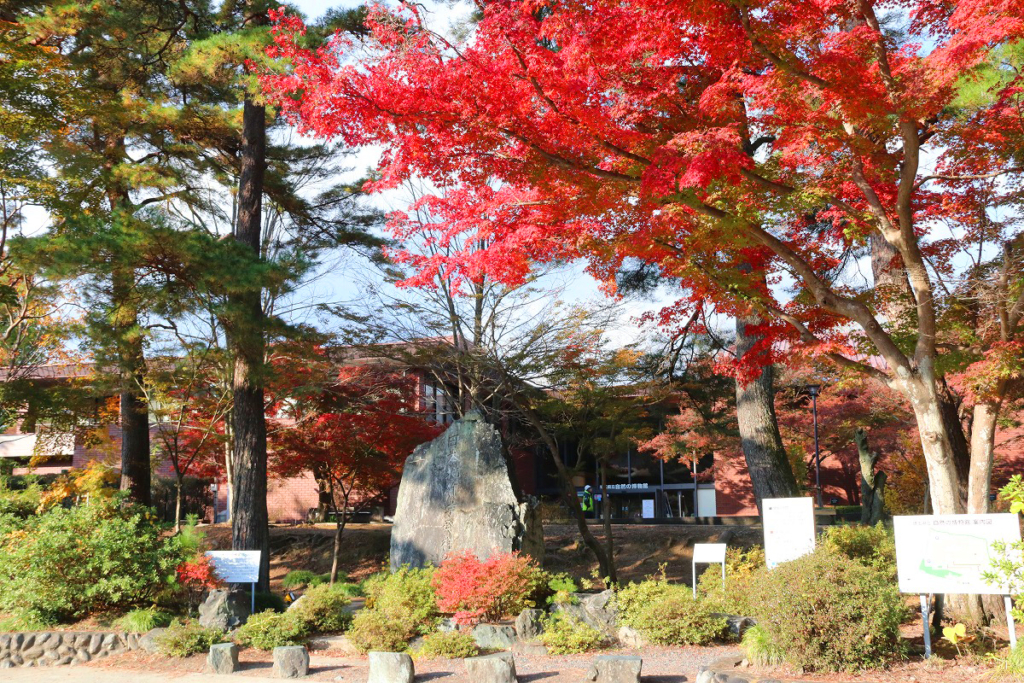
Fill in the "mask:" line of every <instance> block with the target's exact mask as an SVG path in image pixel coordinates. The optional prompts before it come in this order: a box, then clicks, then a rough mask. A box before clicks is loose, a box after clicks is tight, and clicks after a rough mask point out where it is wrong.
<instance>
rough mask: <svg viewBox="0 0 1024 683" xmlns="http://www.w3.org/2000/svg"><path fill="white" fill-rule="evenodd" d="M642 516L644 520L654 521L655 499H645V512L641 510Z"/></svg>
mask: <svg viewBox="0 0 1024 683" xmlns="http://www.w3.org/2000/svg"><path fill="white" fill-rule="evenodd" d="M640 514H641V515H642V516H643V518H644V519H654V499H653V498H644V501H643V510H641V512H640Z"/></svg>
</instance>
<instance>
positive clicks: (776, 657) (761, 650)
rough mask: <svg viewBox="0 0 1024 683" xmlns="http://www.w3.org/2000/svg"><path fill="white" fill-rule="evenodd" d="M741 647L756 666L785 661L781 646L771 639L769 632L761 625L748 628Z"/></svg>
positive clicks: (772, 664)
mask: <svg viewBox="0 0 1024 683" xmlns="http://www.w3.org/2000/svg"><path fill="white" fill-rule="evenodd" d="M740 648H741V649H742V650H743V653H744V654H745V655H746V656H747V660H748V661H749V662H750V663H751V664H753V665H754V666H779V665H781V664H782V663H783V662H784V661H785V658H784V657H783V655H782V650H781V648H779V647H778V646H777V645H776V644H775V643H773V642H772V641H771V637H770V636H769V635H768V632H767V631H765V630H764V629H763V628H761V627H760V626H751V627H750V628H748V629H747V632H746V633H744V634H743V642H742V643H740Z"/></svg>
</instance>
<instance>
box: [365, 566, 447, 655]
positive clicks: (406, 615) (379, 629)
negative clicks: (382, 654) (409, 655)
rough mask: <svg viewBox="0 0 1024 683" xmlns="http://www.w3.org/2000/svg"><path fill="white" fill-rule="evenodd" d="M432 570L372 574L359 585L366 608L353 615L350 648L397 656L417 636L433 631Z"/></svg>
mask: <svg viewBox="0 0 1024 683" xmlns="http://www.w3.org/2000/svg"><path fill="white" fill-rule="evenodd" d="M433 576H434V570H433V569H432V568H424V569H410V568H409V567H402V568H401V569H399V570H398V571H397V572H395V573H393V574H391V573H382V574H376V575H374V576H372V577H370V578H369V579H367V580H366V582H365V583H364V585H363V590H364V592H365V593H366V605H365V607H364V608H363V609H361V610H359V612H358V613H356V615H355V618H354V619H353V621H352V628H351V629H350V630H349V634H348V635H349V638H350V639H351V640H352V644H353V645H355V646H356V647H357V648H359V649H360V650H362V651H363V652H369V651H370V650H383V651H386V652H401V651H402V650H404V649H405V648H406V645H407V644H408V642H409V641H410V640H412V639H413V638H414V637H416V636H417V635H426V634H428V633H430V632H431V631H433V630H434V629H435V628H436V627H437V620H438V614H439V613H438V609H437V599H436V598H435V596H434V589H433V587H432V585H431V581H432V579H433Z"/></svg>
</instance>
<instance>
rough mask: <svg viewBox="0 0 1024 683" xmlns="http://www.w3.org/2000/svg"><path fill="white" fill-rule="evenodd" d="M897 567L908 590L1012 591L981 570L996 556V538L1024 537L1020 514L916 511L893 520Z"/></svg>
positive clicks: (1012, 540) (904, 589) (903, 588)
mask: <svg viewBox="0 0 1024 683" xmlns="http://www.w3.org/2000/svg"><path fill="white" fill-rule="evenodd" d="M892 521H893V528H894V530H895V532H896V570H897V571H898V572H899V579H900V591H901V592H903V593H917V594H920V595H923V594H927V593H974V594H990V593H991V594H997V595H1002V594H1005V593H1007V592H1008V590H1007V587H1006V586H1000V585H998V584H993V585H989V584H988V583H986V582H985V579H983V578H982V573H983V572H985V571H986V570H990V569H991V566H990V564H991V560H992V558H994V557H996V552H995V550H994V549H993V548H992V543H993V542H994V541H1003V542H1004V543H1015V542H1017V541H1019V540H1020V525H1019V523H1018V521H1017V515H1011V514H996V515H911V516H896V517H893V518H892Z"/></svg>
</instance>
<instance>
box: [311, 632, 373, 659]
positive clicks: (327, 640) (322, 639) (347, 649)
mask: <svg viewBox="0 0 1024 683" xmlns="http://www.w3.org/2000/svg"><path fill="white" fill-rule="evenodd" d="M307 645H308V647H309V649H311V650H335V651H337V652H341V653H342V654H344V655H349V656H353V657H354V656H356V655H359V654H360V652H359V650H358V649H357V648H356V646H355V645H353V644H352V641H351V640H349V637H348V636H316V637H315V638H312V639H310V641H309V643H308V644H307Z"/></svg>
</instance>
